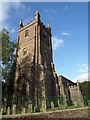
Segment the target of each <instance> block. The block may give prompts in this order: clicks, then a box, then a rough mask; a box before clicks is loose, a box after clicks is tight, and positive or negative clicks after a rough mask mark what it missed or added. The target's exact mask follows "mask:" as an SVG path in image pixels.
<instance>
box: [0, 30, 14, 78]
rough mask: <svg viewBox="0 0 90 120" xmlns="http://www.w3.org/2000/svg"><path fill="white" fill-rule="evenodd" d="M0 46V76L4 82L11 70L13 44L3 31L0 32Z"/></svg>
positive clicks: (7, 33)
mask: <svg viewBox="0 0 90 120" xmlns="http://www.w3.org/2000/svg"><path fill="white" fill-rule="evenodd" d="M0 44H1V45H2V60H1V62H2V75H3V79H4V80H6V79H7V76H8V73H9V71H10V70H11V66H12V62H13V59H14V54H13V53H14V50H15V46H16V45H15V43H14V42H13V41H12V40H11V39H10V36H9V32H8V31H7V30H6V29H3V30H2V31H1V32H0Z"/></svg>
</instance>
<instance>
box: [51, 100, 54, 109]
mask: <svg viewBox="0 0 90 120" xmlns="http://www.w3.org/2000/svg"><path fill="white" fill-rule="evenodd" d="M51 109H52V110H53V111H54V102H53V101H52V102H51Z"/></svg>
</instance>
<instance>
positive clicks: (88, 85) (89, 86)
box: [81, 81, 90, 101]
mask: <svg viewBox="0 0 90 120" xmlns="http://www.w3.org/2000/svg"><path fill="white" fill-rule="evenodd" d="M81 87H82V90H83V91H84V95H85V99H86V101H88V100H89V101H90V93H89V91H90V81H85V82H82V83H81Z"/></svg>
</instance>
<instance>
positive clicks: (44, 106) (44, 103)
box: [41, 101, 46, 112]
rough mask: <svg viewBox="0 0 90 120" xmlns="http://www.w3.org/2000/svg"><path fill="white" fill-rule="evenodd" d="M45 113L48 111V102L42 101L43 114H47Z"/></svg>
mask: <svg viewBox="0 0 90 120" xmlns="http://www.w3.org/2000/svg"><path fill="white" fill-rule="evenodd" d="M45 111H46V101H42V108H41V112H45Z"/></svg>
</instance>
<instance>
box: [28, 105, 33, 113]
mask: <svg viewBox="0 0 90 120" xmlns="http://www.w3.org/2000/svg"><path fill="white" fill-rule="evenodd" d="M28 112H29V113H31V112H32V104H29V105H28Z"/></svg>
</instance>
